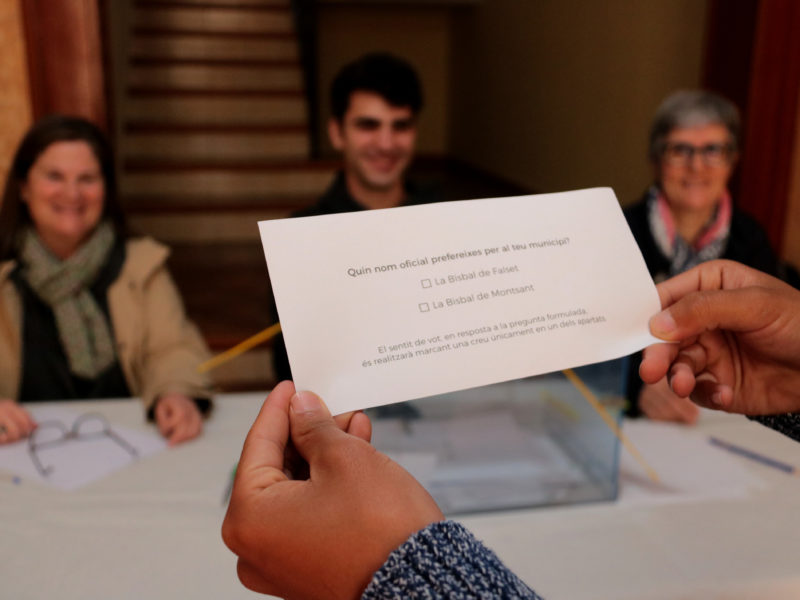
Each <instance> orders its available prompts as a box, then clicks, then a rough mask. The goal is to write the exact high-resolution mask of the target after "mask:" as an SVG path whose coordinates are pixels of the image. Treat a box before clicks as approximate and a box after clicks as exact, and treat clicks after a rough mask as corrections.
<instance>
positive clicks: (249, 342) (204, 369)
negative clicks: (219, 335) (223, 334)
mask: <svg viewBox="0 0 800 600" xmlns="http://www.w3.org/2000/svg"><path fill="white" fill-rule="evenodd" d="M280 331H281V324H280V323H275V324H274V325H270V326H269V327H267V328H266V329H264V330H263V331H259V332H258V333H257V334H255V335H253V336H251V337H249V338H247V339H246V340H245V341H243V342H241V343H239V344H236V345H235V346H234V347H233V348H231V349H229V350H226V351H225V352H223V353H222V354H217V355H216V356H215V357H214V358H211V359H209V360H207V361H206V362H204V363H202V364H201V365H199V366H198V367H197V372H198V373H208V372H209V371H211V370H212V369H216V368H217V367H218V366H220V365H222V364H225V363H226V362H228V361H229V360H233V359H234V358H236V357H237V356H239V355H240V354H244V353H245V352H247V351H248V350H250V348H254V347H255V346H258V345H259V344H263V343H264V342H266V341H267V340H268V339H270V338H273V337H275V336H276V335H278V334H279V333H280Z"/></svg>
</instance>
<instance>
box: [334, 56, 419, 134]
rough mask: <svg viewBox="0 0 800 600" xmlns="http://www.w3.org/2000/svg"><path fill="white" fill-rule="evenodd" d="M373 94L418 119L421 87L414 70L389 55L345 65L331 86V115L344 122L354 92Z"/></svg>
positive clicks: (372, 57) (371, 57)
mask: <svg viewBox="0 0 800 600" xmlns="http://www.w3.org/2000/svg"><path fill="white" fill-rule="evenodd" d="M357 91H363V92H374V93H375V94H378V95H379V96H380V97H381V98H383V99H384V100H386V102H388V103H389V104H391V105H392V106H408V107H410V108H411V112H412V113H413V114H414V115H416V114H417V113H418V112H419V111H420V110H421V109H422V86H421V85H420V83H419V78H418V77H417V73H416V71H414V67H412V66H411V65H410V64H409V63H407V62H406V61H405V60H403V59H401V58H398V57H396V56H393V55H391V54H388V53H386V52H372V53H370V54H365V55H364V56H362V57H361V58H359V59H358V60H356V61H354V62H351V63H348V64H347V65H345V66H344V67H343V68H342V69H341V70H340V71H339V73H338V74H337V75H336V77H335V78H334V80H333V83H332V84H331V114H332V115H333V116H334V118H335V119H336V120H337V121H341V120H342V119H343V118H344V114H345V113H346V112H347V108H348V106H349V105H350V95H351V94H352V93H353V92H357Z"/></svg>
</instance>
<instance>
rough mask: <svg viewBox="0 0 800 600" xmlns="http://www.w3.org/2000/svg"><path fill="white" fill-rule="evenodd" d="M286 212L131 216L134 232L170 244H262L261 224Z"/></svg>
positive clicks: (283, 215) (181, 213) (135, 214)
mask: <svg viewBox="0 0 800 600" xmlns="http://www.w3.org/2000/svg"><path fill="white" fill-rule="evenodd" d="M288 214H289V211H287V210H280V211H277V210H267V209H261V210H252V211H244V210H237V211H230V212H223V211H211V212H202V211H195V212H191V213H188V212H175V213H166V212H165V213H135V212H134V213H132V214H131V215H130V218H129V222H130V225H131V227H132V229H133V230H134V231H136V232H138V233H143V234H146V235H150V236H152V237H154V238H156V239H158V240H162V241H163V242H165V243H167V244H176V243H208V244H213V243H230V242H251V243H254V244H257V243H259V233H258V222H259V221H264V220H268V219H279V218H283V217H285V216H287V215H288Z"/></svg>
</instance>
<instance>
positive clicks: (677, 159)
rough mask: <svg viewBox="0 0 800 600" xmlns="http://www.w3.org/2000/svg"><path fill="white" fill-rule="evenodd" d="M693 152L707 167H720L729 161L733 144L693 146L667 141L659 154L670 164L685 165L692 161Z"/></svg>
mask: <svg viewBox="0 0 800 600" xmlns="http://www.w3.org/2000/svg"><path fill="white" fill-rule="evenodd" d="M695 154H697V155H699V156H700V158H702V159H703V163H705V164H706V165H707V166H709V167H722V166H725V165H728V164H729V163H730V159H731V155H732V154H733V145H732V144H730V143H725V144H706V145H705V146H693V145H692V144H686V143H684V142H675V143H668V144H666V145H665V146H664V151H663V152H662V153H661V156H662V158H663V159H664V161H665V162H666V163H668V164H670V165H674V166H679V167H685V166H687V165H690V164H691V163H692V161H694V155H695Z"/></svg>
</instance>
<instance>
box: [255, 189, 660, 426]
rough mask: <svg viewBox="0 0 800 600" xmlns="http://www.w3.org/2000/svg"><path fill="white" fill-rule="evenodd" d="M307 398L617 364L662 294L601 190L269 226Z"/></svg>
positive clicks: (463, 384) (389, 395) (342, 397)
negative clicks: (308, 392) (311, 393)
mask: <svg viewBox="0 0 800 600" xmlns="http://www.w3.org/2000/svg"><path fill="white" fill-rule="evenodd" d="M259 229H260V232H261V239H262V242H263V245H264V253H265V255H266V259H267V265H268V268H269V276H270V280H271V282H272V288H273V292H274V295H275V301H276V304H277V308H278V313H279V316H280V321H281V326H282V329H283V332H284V339H285V342H286V349H287V352H288V356H289V362H290V364H291V367H292V374H293V375H294V379H295V384H296V386H297V387H298V389H308V390H312V391H314V392H316V393H317V394H319V395H320V396H321V397H322V398H323V399H324V400H325V401H326V403H327V404H328V406H329V407H330V409H331V410H332V411H333V412H334V413H340V412H344V411H348V410H356V409H362V408H367V407H371V406H378V405H381V404H390V403H394V402H400V401H405V400H410V399H413V398H422V397H426V396H431V395H435V394H442V393H447V392H451V391H455V390H459V389H466V388H471V387H476V386H481V385H487V384H490V383H497V382H500V381H507V380H511V379H518V378H521V377H527V376H531V375H538V374H542V373H548V372H551V371H557V370H560V369H565V368H568V367H575V366H580V365H584V364H590V363H596V362H600V361H604V360H609V359H612V358H618V357H620V356H624V355H626V354H630V353H631V352H634V351H637V350H640V349H641V348H643V347H644V346H646V345H648V344H651V343H653V342H654V341H656V340H655V339H654V338H653V337H652V336H651V335H650V333H649V330H648V325H647V324H648V320H649V318H650V317H651V316H652V315H653V314H655V313H656V312H658V310H659V306H660V305H659V300H658V295H657V292H656V289H655V286H654V285H653V281H652V279H651V278H650V275H649V274H648V271H647V268H646V266H645V263H644V259H643V258H642V255H641V253H640V252H639V248H638V247H637V245H636V242H635V240H634V238H633V235H632V234H631V232H630V229H629V228H628V226H627V223H626V222H625V218H624V216H623V214H622V211H621V209H620V207H619V204H618V202H617V199H616V197H615V196H614V193H613V191H612V190H611V189H609V188H597V189H588V190H579V191H574V192H563V193H557V194H540V195H533V196H515V197H508V198H494V199H482V200H466V201H454V202H443V203H437V204H427V205H422V206H408V207H399V208H392V209H383V210H369V211H361V212H355V213H344V214H333V215H323V216H316V217H304V218H297V219H282V220H272V221H262V222H260V223H259Z"/></svg>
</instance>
